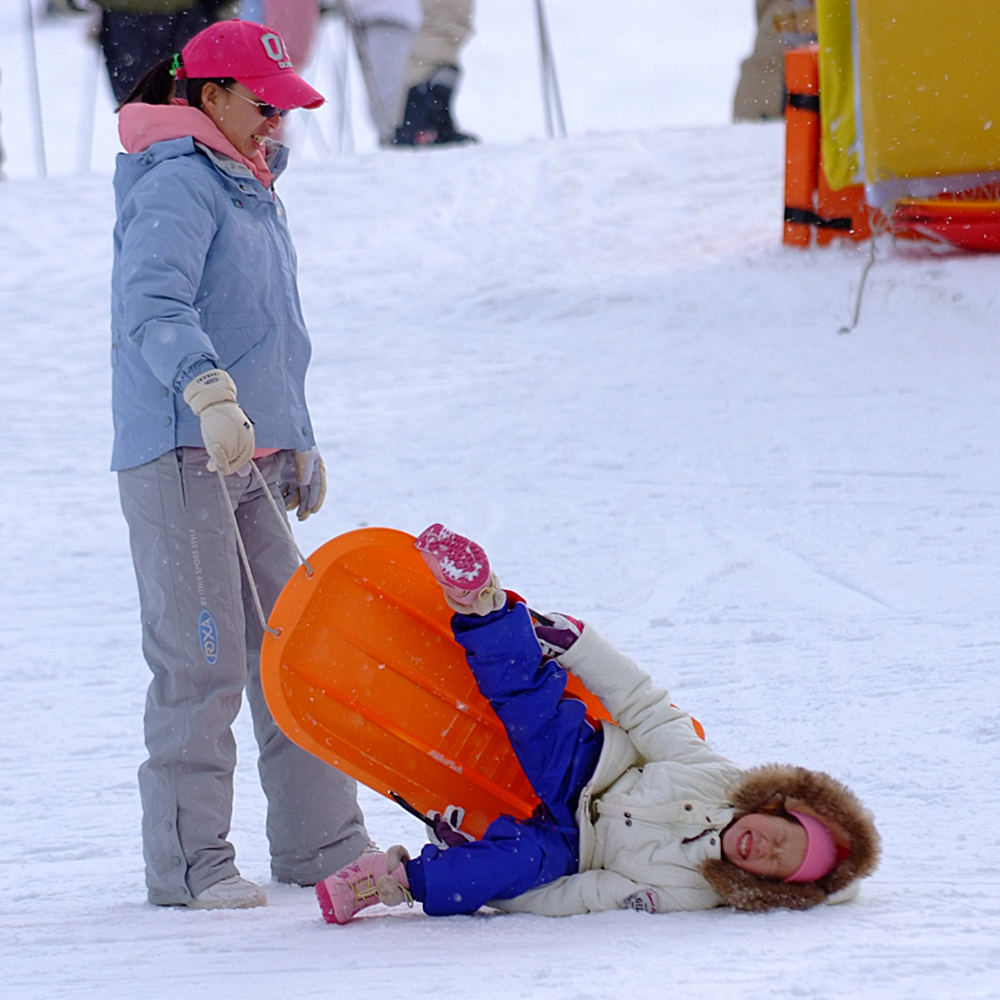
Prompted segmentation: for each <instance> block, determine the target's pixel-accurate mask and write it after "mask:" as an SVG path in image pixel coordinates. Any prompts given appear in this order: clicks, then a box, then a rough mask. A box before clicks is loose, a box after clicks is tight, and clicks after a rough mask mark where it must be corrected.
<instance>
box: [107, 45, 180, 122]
mask: <svg viewBox="0 0 1000 1000" xmlns="http://www.w3.org/2000/svg"><path fill="white" fill-rule="evenodd" d="M174 58H175V57H174V56H167V57H166V59H161V60H160V61H159V62H158V63H156V65H155V66H153V68H152V69H150V70H147V72H146V74H145V76H143V77H141V78H140V80H139V82H138V83H137V84H136V85H135V86H134V87H133V88H132V92H131V93H130V94H129V95H128V97H126V98H125V100H124V101H122V102H121V104H119V105H118V107H117V108H115V111H121V109H122V108H124V107H125V105H126V104H136V103H139V102H141V103H143V104H169V103H170V102H171V101H172V100H173V98H174V89H175V85H176V82H177V81H176V80H175V79H174V74H175V73H176V72H177V69H176V68H175V67H174Z"/></svg>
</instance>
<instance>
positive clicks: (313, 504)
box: [282, 445, 326, 521]
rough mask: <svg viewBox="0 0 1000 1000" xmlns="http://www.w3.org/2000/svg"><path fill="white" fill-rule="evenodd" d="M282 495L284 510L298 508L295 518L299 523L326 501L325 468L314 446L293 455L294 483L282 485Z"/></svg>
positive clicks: (317, 449)
mask: <svg viewBox="0 0 1000 1000" xmlns="http://www.w3.org/2000/svg"><path fill="white" fill-rule="evenodd" d="M282 495H283V496H284V498H285V510H293V509H294V508H295V507H298V514H297V515H296V516H297V517H298V519H299V520H300V521H304V520H305V519H306V518H307V517H308V516H309V515H310V514H315V513H316V511H318V510H319V509H320V507H322V506H323V501H324V500H325V499H326V466H325V465H324V464H323V459H322V458H321V457H320V454H319V448H317V447H316V446H315V445H313V446H312V447H311V448H310V449H309V450H308V451H297V452H296V453H295V481H294V482H287V483H285V484H284V486H283V487H282Z"/></svg>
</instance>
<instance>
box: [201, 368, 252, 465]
mask: <svg viewBox="0 0 1000 1000" xmlns="http://www.w3.org/2000/svg"><path fill="white" fill-rule="evenodd" d="M184 402H185V403H187V405H188V406H190V407H191V409H192V410H193V411H194V415H195V416H196V417H201V436H202V439H203V440H204V442H205V449H206V450H207V451H208V455H209V462H208V466H207V467H208V471H209V472H215V471H216V469H221V470H222V474H223V475H224V476H228V475H231V474H232V473H234V472H235V471H236V470H237V469H239V468H241V467H242V466H244V465H246V464H247V462H249V461H250V459H251V458H253V448H254V435H253V424H252V423H250V418H249V417H248V416H247V415H246V414H245V413H244V412H243V408H242V407H241V406H240V405H239V404H238V403H237V402H236V385H235V383H234V382H233V380H232V379H231V378H230V377H229V376H228V375H227V374H226V373H225V372H224V371H223V370H222V369H221V368H213V369H212V370H211V371H209V372H205V373H204V374H202V375H199V376H198V377H197V378H193V379H191V381H190V382H189V383H188V384H187V388H186V389H185V390H184Z"/></svg>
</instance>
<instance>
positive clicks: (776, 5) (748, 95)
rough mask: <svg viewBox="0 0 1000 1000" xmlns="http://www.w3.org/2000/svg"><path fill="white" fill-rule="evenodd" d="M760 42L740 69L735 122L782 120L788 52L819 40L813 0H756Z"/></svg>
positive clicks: (734, 112) (735, 101)
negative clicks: (764, 119) (798, 46)
mask: <svg viewBox="0 0 1000 1000" xmlns="http://www.w3.org/2000/svg"><path fill="white" fill-rule="evenodd" d="M756 3H757V39H756V42H755V43H754V47H753V54H752V55H751V56H750V58H749V59H746V60H744V61H743V63H742V65H741V66H740V82H739V84H738V85H737V87H736V96H735V98H734V99H733V121H755V120H759V119H761V118H780V117H781V116H782V115H783V114H784V103H785V52H786V51H787V50H788V49H790V48H793V47H795V46H797V45H806V44H808V43H809V42H814V41H815V40H816V9H815V7H814V5H813V2H812V0H756Z"/></svg>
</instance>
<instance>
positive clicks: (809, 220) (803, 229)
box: [783, 45, 819, 247]
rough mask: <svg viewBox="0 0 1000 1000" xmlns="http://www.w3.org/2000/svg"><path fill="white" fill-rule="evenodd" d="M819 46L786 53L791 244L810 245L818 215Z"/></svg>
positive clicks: (787, 217)
mask: <svg viewBox="0 0 1000 1000" xmlns="http://www.w3.org/2000/svg"><path fill="white" fill-rule="evenodd" d="M818 53H819V46H817V45H803V46H801V47H800V48H796V49H789V50H788V51H787V52H786V53H785V87H786V88H787V90H788V97H787V98H786V101H785V234H784V238H783V239H784V242H785V243H787V244H789V245H790V246H800V247H807V246H809V243H810V240H811V239H812V230H811V228H810V227H811V226H812V225H813V220H814V219H815V218H816V205H815V195H816V186H817V170H818V167H819V60H818Z"/></svg>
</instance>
